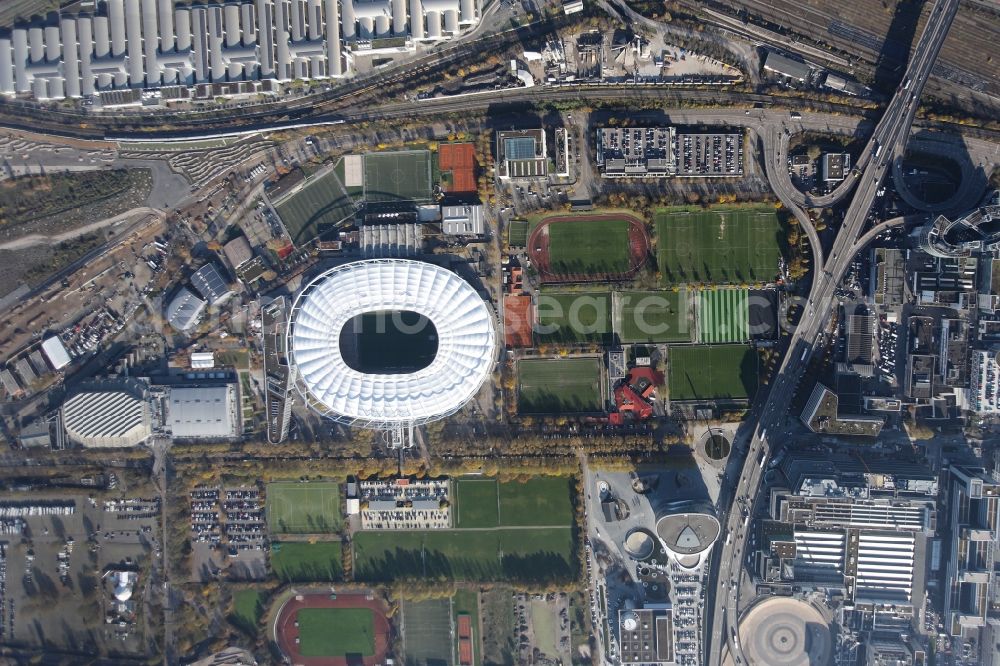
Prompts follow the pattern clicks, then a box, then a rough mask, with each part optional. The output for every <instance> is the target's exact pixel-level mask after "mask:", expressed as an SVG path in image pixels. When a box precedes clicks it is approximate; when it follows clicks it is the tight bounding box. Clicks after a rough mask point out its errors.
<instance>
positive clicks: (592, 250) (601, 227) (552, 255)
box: [548, 220, 632, 275]
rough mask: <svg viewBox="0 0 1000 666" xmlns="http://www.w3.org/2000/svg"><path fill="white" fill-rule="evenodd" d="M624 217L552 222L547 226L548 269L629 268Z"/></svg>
mask: <svg viewBox="0 0 1000 666" xmlns="http://www.w3.org/2000/svg"><path fill="white" fill-rule="evenodd" d="M628 227H629V223H628V222H627V221H626V220H576V221H573V222H556V223H553V224H550V225H549V227H548V229H549V272H550V273H554V274H586V275H602V274H607V273H627V272H628V271H630V270H631V269H632V266H631V265H630V264H631V262H630V252H629V240H628Z"/></svg>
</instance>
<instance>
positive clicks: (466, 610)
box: [451, 589, 482, 664]
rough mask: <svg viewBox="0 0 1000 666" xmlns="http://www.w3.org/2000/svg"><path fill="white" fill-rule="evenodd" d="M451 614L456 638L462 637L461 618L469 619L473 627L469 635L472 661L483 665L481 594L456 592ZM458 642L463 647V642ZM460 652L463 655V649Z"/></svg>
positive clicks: (468, 591) (474, 591)
mask: <svg viewBox="0 0 1000 666" xmlns="http://www.w3.org/2000/svg"><path fill="white" fill-rule="evenodd" d="M451 612H452V620H453V621H454V622H455V634H456V637H460V636H459V633H460V631H461V624H460V623H461V621H462V620H461V617H462V616H463V615H464V616H467V617H468V622H469V625H470V627H471V631H470V633H469V639H470V640H469V642H470V643H471V644H472V660H471V661H472V663H473V664H480V663H482V655H481V654H479V651H480V647H479V592H478V591H476V590H469V589H458V590H455V594H454V595H453V596H452V598H451ZM456 642H457V643H458V645H459V646H460V645H461V642H459V641H456ZM458 651H459V653H461V647H459V648H458ZM459 661H460V662H461V661H462V659H461V657H459Z"/></svg>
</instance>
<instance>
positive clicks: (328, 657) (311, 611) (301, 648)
mask: <svg viewBox="0 0 1000 666" xmlns="http://www.w3.org/2000/svg"><path fill="white" fill-rule="evenodd" d="M387 610H388V609H387V608H386V607H385V605H384V604H383V603H382V602H381V601H380V600H379V599H378V598H376V597H374V596H372V598H368V595H365V594H338V595H332V594H330V591H329V588H327V590H326V591H325V592H320V591H311V592H304V593H302V594H298V595H296V596H295V597H293V598H292V599H289V600H288V601H286V602H285V604H284V605H283V606H282V607H281V609H279V610H278V614H277V617H276V618H275V621H274V638H275V642H276V643H277V644H278V647H279V648H280V649H281V651H282V652H283V653H284V654H285V656H286V657H287V658H288V659H289V660H290V661H291V663H293V664H301V665H302V666H348V665H349V664H351V665H358V666H374V665H375V664H381V663H383V662H384V661H385V655H386V652H387V651H388V646H389V620H388V619H387V618H386V611H387Z"/></svg>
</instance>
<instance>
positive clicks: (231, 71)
mask: <svg viewBox="0 0 1000 666" xmlns="http://www.w3.org/2000/svg"><path fill="white" fill-rule="evenodd" d="M479 14H480V10H479V6H478V4H477V2H476V0H365V1H363V2H361V1H357V0H294V1H292V2H289V1H287V0H253V1H252V2H251V1H249V0H244V1H243V2H227V3H225V4H209V3H204V4H199V3H195V4H194V5H192V6H183V5H181V4H180V3H177V2H176V1H175V0H97V1H96V4H95V7H94V11H92V12H86V13H80V14H79V15H75V16H71V15H66V16H62V17H60V18H59V19H58V21H57V22H46V23H37V22H36V23H31V24H28V25H20V26H18V27H15V28H14V29H13V30H11V31H9V32H5V33H0V94H4V95H15V94H30V95H32V96H33V97H34V98H35V99H39V100H45V99H63V98H68V97H69V98H73V97H89V96H92V95H94V94H96V93H100V92H103V91H110V90H121V89H159V88H163V87H168V86H181V87H187V86H195V85H198V84H217V83H230V82H239V81H258V80H276V81H294V80H301V79H328V78H333V77H341V76H345V75H349V74H351V72H352V71H353V65H354V55H355V54H358V55H364V54H370V53H389V54H391V53H400V52H405V51H408V50H412V49H413V48H415V44H416V43H417V42H422V41H438V40H443V39H447V38H450V37H454V36H456V35H458V34H460V33H461V32H462V31H464V30H466V29H468V28H470V27H472V26H474V25H476V24H477V23H478V21H479ZM171 96H173V95H171ZM175 98H183V96H176V97H175Z"/></svg>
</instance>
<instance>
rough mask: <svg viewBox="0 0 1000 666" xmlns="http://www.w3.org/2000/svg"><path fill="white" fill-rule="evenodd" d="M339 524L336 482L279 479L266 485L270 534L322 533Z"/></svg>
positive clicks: (331, 529) (338, 495)
mask: <svg viewBox="0 0 1000 666" xmlns="http://www.w3.org/2000/svg"><path fill="white" fill-rule="evenodd" d="M340 526H341V516H340V489H339V488H338V486H337V484H336V483H299V482H296V481H287V482H286V481H280V482H276V483H269V484H268V485H267V527H268V530H270V532H271V534H321V533H323V534H325V533H332V532H336V531H337V530H339V529H340Z"/></svg>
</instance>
